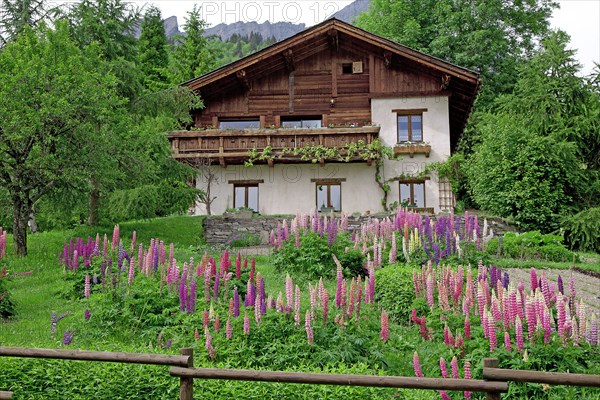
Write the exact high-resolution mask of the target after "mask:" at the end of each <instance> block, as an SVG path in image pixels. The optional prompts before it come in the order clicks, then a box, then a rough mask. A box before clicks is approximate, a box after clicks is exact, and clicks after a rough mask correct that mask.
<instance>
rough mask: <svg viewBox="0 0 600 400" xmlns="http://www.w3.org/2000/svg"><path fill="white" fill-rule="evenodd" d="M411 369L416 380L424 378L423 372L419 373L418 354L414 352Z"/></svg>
mask: <svg viewBox="0 0 600 400" xmlns="http://www.w3.org/2000/svg"><path fill="white" fill-rule="evenodd" d="M413 369H414V371H415V376H416V377H417V378H424V376H423V372H421V361H420V360H419V354H417V352H416V351H415V352H414V354H413Z"/></svg>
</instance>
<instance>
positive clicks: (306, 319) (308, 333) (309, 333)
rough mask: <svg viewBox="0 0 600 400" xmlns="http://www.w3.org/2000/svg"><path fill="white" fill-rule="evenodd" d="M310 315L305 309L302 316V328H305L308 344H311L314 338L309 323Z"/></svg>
mask: <svg viewBox="0 0 600 400" xmlns="http://www.w3.org/2000/svg"><path fill="white" fill-rule="evenodd" d="M310 322H311V317H310V311H308V310H306V315H305V317H304V329H305V330H306V338H307V339H308V343H309V344H313V342H314V340H315V338H314V335H313V330H312V326H311V325H310Z"/></svg>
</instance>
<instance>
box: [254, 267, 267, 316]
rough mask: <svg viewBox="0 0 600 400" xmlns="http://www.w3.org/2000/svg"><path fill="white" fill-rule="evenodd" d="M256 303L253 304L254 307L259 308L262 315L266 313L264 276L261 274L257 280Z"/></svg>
mask: <svg viewBox="0 0 600 400" xmlns="http://www.w3.org/2000/svg"><path fill="white" fill-rule="evenodd" d="M258 299H259V302H258V304H255V305H254V306H255V307H259V308H260V312H261V314H262V315H265V314H266V313H267V303H266V293H265V278H263V277H262V276H261V277H260V279H259V280H258Z"/></svg>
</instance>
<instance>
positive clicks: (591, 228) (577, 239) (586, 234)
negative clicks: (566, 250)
mask: <svg viewBox="0 0 600 400" xmlns="http://www.w3.org/2000/svg"><path fill="white" fill-rule="evenodd" d="M562 227H563V229H564V231H565V242H566V243H567V245H568V246H569V247H570V248H571V249H578V250H582V251H594V252H596V253H599V252H600V207H594V208H589V209H587V210H585V211H582V212H580V213H578V214H575V215H573V216H572V217H568V218H565V219H564V220H563V226H562Z"/></svg>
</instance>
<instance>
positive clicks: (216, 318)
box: [213, 314, 221, 333]
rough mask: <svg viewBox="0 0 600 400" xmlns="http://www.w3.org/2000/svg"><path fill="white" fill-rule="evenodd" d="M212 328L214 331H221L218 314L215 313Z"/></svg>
mask: <svg viewBox="0 0 600 400" xmlns="http://www.w3.org/2000/svg"><path fill="white" fill-rule="evenodd" d="M213 328H214V330H215V332H217V333H219V332H220V331H221V320H220V319H219V314H217V315H215V321H214V322H213Z"/></svg>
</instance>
